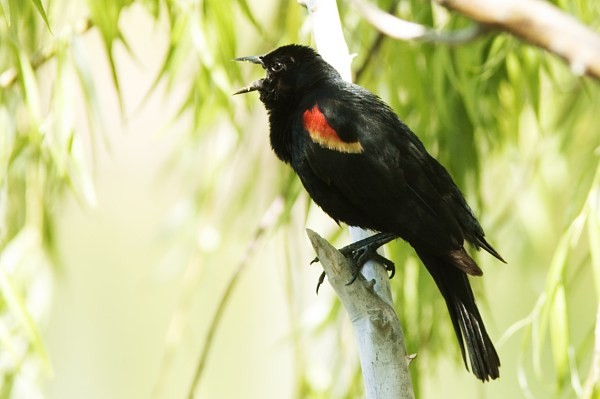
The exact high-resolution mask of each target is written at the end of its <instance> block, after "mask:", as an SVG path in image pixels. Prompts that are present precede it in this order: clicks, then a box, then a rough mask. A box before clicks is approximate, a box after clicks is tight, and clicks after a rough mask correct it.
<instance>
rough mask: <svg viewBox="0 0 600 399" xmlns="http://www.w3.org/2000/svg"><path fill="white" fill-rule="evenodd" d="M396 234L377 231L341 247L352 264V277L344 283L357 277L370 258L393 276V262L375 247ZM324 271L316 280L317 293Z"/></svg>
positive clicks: (395, 236) (316, 260)
mask: <svg viewBox="0 0 600 399" xmlns="http://www.w3.org/2000/svg"><path fill="white" fill-rule="evenodd" d="M397 237H398V236H397V235H394V234H390V233H378V234H375V235H373V236H371V237H367V238H365V239H363V240H359V241H356V242H354V243H352V244H350V245H347V246H345V247H343V248H341V249H340V250H339V251H340V252H341V253H342V255H344V256H345V257H346V258H347V259H348V260H350V261H351V264H352V265H353V266H354V267H353V271H352V278H351V279H350V281H349V282H348V283H346V285H350V284H352V283H353V282H354V281H356V279H357V278H358V275H359V274H360V271H361V269H362V267H363V266H364V265H365V263H367V262H368V261H370V260H372V261H375V262H378V263H380V264H382V265H383V266H384V267H385V269H386V270H387V271H388V272H390V278H392V277H394V274H395V273H396V267H395V266H394V262H392V261H391V260H389V259H387V258H386V257H384V256H383V255H381V254H379V253H378V252H377V249H378V248H379V247H380V246H382V245H384V244H387V243H388V242H390V241H392V240H394V239H395V238H397ZM318 261H319V258H314V259H313V260H312V261H311V262H310V263H311V265H312V264H313V263H315V262H318ZM325 276H326V274H325V272H323V273H321V276H319V281H318V282H317V294H318V293H319V288H320V287H321V284H323V281H325Z"/></svg>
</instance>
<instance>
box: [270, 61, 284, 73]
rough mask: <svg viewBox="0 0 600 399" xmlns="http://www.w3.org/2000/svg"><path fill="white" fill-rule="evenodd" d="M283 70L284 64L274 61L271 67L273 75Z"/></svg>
mask: <svg viewBox="0 0 600 399" xmlns="http://www.w3.org/2000/svg"><path fill="white" fill-rule="evenodd" d="M284 69H285V64H284V63H283V62H279V61H275V62H274V63H273V65H271V71H272V72H275V73H277V72H280V71H283V70H284Z"/></svg>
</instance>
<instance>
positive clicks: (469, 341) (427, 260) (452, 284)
mask: <svg viewBox="0 0 600 399" xmlns="http://www.w3.org/2000/svg"><path fill="white" fill-rule="evenodd" d="M417 254H418V255H419V257H420V258H421V260H422V261H423V263H424V264H425V266H426V267H427V270H429V273H430V274H431V275H432V276H433V279H434V280H435V283H436V284H437V286H438V288H439V290H440V291H441V293H442V295H443V296H444V299H445V300H446V305H447V306H448V311H449V313H450V319H451V320H452V324H453V326H454V331H455V333H456V337H457V338H458V343H459V344H460V350H461V353H462V357H463V360H464V362H465V367H467V369H468V368H469V367H468V366H467V355H466V353H465V346H466V352H467V353H468V356H469V363H470V364H471V370H472V372H473V374H475V376H476V377H477V378H479V379H480V380H482V381H488V380H489V379H490V378H491V379H492V380H494V379H496V378H498V377H499V376H500V372H499V370H498V368H499V367H500V359H499V358H498V354H497V353H496V349H495V348H494V345H493V344H492V340H491V339H490V337H489V336H488V334H487V331H486V330H485V326H484V325H483V320H482V319H481V315H480V314H479V310H478V309H477V305H476V304H475V298H474V297H473V291H472V290H471V286H470V284H469V280H468V278H467V275H466V274H465V273H464V272H463V271H461V270H459V269H457V268H456V267H455V266H454V265H452V263H450V262H449V261H447V260H444V259H441V258H439V257H437V256H434V255H431V254H428V253H427V252H426V251H419V250H418V249H417Z"/></svg>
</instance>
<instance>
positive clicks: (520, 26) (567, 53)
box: [434, 0, 600, 79]
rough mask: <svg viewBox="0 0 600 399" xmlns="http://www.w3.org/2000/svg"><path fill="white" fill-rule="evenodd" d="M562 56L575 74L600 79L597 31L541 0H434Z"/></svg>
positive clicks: (599, 47)
mask: <svg viewBox="0 0 600 399" xmlns="http://www.w3.org/2000/svg"><path fill="white" fill-rule="evenodd" d="M434 1H435V2H436V3H438V4H440V5H442V6H444V7H446V8H448V9H450V10H453V11H456V12H458V13H461V14H463V15H465V16H467V17H469V18H471V19H472V20H474V21H477V22H479V23H482V24H484V25H486V26H489V27H491V28H494V29H498V30H502V31H506V32H509V33H511V34H512V35H514V36H516V37H518V38H520V39H522V40H525V41H527V42H529V43H531V44H534V45H536V46H538V47H541V48H543V49H545V50H547V51H549V52H551V53H553V54H556V55H557V56H559V57H560V58H562V59H564V60H565V61H566V62H567V63H568V64H569V66H570V67H571V70H572V71H573V73H574V74H576V75H588V76H591V77H594V78H596V79H600V35H599V34H598V33H597V32H595V31H593V30H592V29H590V28H588V27H587V26H585V25H583V24H582V23H581V22H580V21H578V20H577V19H576V18H575V17H573V16H571V15H569V14H566V13H564V12H563V11H562V10H560V9H559V8H557V7H555V6H553V5H552V4H550V3H548V2H546V1H543V0H434Z"/></svg>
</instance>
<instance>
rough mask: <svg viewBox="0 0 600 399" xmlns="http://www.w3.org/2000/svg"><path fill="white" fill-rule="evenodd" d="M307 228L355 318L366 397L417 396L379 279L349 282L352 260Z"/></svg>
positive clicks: (400, 336)
mask: <svg viewBox="0 0 600 399" xmlns="http://www.w3.org/2000/svg"><path fill="white" fill-rule="evenodd" d="M306 231H307V234H308V237H309V239H310V242H311V244H312V246H313V248H314V249H315V251H316V252H317V256H318V257H319V261H320V262H321V265H323V269H324V270H325V273H326V274H327V279H328V281H329V283H330V284H331V286H332V287H333V289H334V290H335V292H336V293H337V295H338V297H339V298H340V300H341V301H342V304H343V305H344V308H345V309H346V311H347V312H348V315H349V317H350V320H351V321H352V326H353V328H354V332H355V336H356V342H357V345H358V352H359V355H360V364H361V368H362V375H363V378H364V384H365V397H366V398H367V399H388V398H389V399H397V398H413V397H414V396H413V389H412V382H411V379H410V372H409V371H408V363H409V358H408V357H407V355H406V350H405V349H404V336H403V334H402V328H401V327H400V321H399V320H398V317H397V316H396V313H395V311H394V308H393V307H392V306H391V305H390V304H389V303H388V302H387V301H384V300H383V299H382V298H381V297H380V296H379V295H378V294H377V293H376V292H375V290H374V286H375V285H376V283H375V280H370V281H367V279H365V277H364V276H362V275H359V277H358V278H357V279H356V281H354V283H352V284H350V285H346V283H347V282H348V281H350V279H351V278H352V266H351V265H350V263H349V262H348V260H347V259H346V258H345V257H344V255H342V254H341V253H340V252H339V251H338V250H337V249H335V248H334V247H333V246H331V244H329V243H328V242H327V241H326V240H325V239H323V238H322V237H320V236H319V235H318V234H317V233H315V232H314V231H312V230H309V229H307V230H306ZM377 284H379V283H377ZM388 287H389V286H388Z"/></svg>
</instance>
